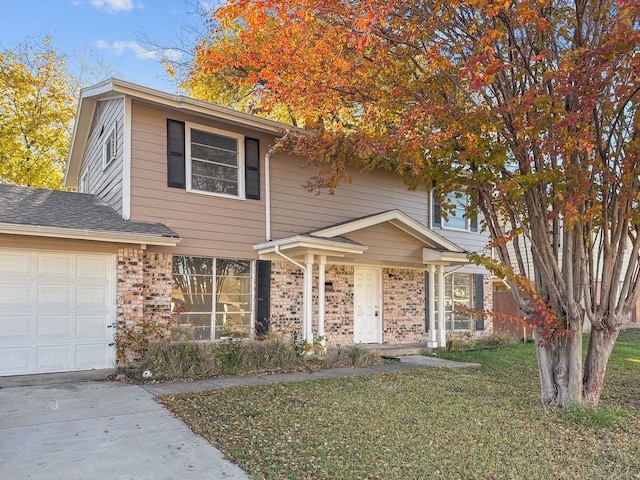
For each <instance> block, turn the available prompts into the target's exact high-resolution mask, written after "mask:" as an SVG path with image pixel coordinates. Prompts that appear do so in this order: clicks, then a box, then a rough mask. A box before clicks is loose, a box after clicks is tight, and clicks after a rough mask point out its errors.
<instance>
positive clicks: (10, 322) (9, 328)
mask: <svg viewBox="0 0 640 480" xmlns="http://www.w3.org/2000/svg"><path fill="white" fill-rule="evenodd" d="M32 318H33V317H32V316H31V315H0V342H17V341H20V340H28V339H30V338H33V336H34V332H35V329H32V328H31V319H32Z"/></svg>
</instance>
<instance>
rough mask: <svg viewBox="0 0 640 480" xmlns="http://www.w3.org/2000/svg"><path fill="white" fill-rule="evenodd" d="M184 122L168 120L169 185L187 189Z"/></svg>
mask: <svg viewBox="0 0 640 480" xmlns="http://www.w3.org/2000/svg"><path fill="white" fill-rule="evenodd" d="M184 142H185V136H184V122H178V121H177V120H170V119H167V185H168V186H170V187H174V188H186V181H185V166H184V162H185V154H184V152H185V143H184Z"/></svg>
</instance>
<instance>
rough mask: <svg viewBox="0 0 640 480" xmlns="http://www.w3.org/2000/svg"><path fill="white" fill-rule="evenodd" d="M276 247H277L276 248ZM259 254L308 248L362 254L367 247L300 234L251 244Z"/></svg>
mask: <svg viewBox="0 0 640 480" xmlns="http://www.w3.org/2000/svg"><path fill="white" fill-rule="evenodd" d="M276 247H277V248H276ZM253 248H254V249H255V250H257V251H258V253H259V254H260V255H266V254H269V253H275V252H276V250H280V251H283V252H285V251H289V250H294V249H296V250H308V251H313V252H314V253H325V254H327V255H334V256H336V255H362V254H363V253H364V252H365V251H367V250H368V248H369V247H367V246H366V245H360V244H354V243H345V242H337V241H335V240H331V239H323V238H312V237H306V236H301V235H296V236H293V237H287V238H282V239H279V240H272V241H270V242H263V243H259V244H256V245H254V246H253Z"/></svg>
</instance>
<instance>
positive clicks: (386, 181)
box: [271, 155, 428, 239]
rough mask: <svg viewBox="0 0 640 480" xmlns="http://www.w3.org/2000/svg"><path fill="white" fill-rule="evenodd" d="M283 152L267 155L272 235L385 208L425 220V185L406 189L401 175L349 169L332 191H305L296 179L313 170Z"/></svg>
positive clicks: (333, 222)
mask: <svg viewBox="0 0 640 480" xmlns="http://www.w3.org/2000/svg"><path fill="white" fill-rule="evenodd" d="M302 165H303V162H302V161H301V160H299V159H298V160H296V159H293V158H287V157H285V156H283V155H277V156H274V157H273V158H272V161H271V198H272V224H271V229H272V236H273V238H274V239H278V238H283V237H287V236H290V235H292V234H295V233H304V232H308V231H312V230H316V229H319V228H323V227H326V226H329V225H333V224H335V223H339V222H344V221H347V220H352V219H354V218H359V217H363V216H366V215H371V214H375V213H380V212H385V211H387V210H393V209H399V210H402V211H403V212H404V213H406V214H407V215H409V216H411V217H412V218H413V219H414V220H417V221H418V222H420V223H422V224H423V225H425V224H426V221H427V213H428V212H427V200H426V197H427V191H426V189H425V188H424V187H421V188H418V190H416V191H413V192H412V191H409V190H408V189H407V186H406V185H405V184H404V182H403V181H402V179H401V178H400V177H399V176H397V175H394V174H391V173H389V172H370V173H358V172H353V174H352V182H351V183H343V184H341V185H340V186H339V187H338V188H337V189H336V190H335V193H334V194H333V195H330V194H329V193H327V192H326V191H322V192H320V193H319V194H318V193H316V192H308V191H307V190H305V189H304V188H302V185H303V184H304V183H305V182H306V181H307V179H308V178H309V177H311V176H312V175H313V174H314V173H315V169H314V168H313V167H307V168H302Z"/></svg>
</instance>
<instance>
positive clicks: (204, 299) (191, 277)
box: [171, 256, 253, 340]
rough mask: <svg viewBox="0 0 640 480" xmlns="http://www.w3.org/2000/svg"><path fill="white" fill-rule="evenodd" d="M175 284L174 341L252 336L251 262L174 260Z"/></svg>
mask: <svg viewBox="0 0 640 480" xmlns="http://www.w3.org/2000/svg"><path fill="white" fill-rule="evenodd" d="M172 280H173V286H172V298H171V311H172V315H173V323H174V326H173V329H172V335H173V337H174V339H175V340H223V339H229V338H248V337H249V336H250V333H251V326H252V323H251V322H252V310H253V309H252V305H253V296H252V288H251V286H252V284H253V283H252V272H251V262H250V261H247V260H228V259H219V258H218V259H214V258H205V257H185V256H174V257H173V277H172Z"/></svg>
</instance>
